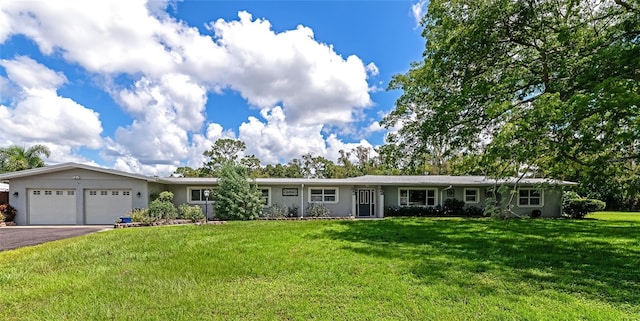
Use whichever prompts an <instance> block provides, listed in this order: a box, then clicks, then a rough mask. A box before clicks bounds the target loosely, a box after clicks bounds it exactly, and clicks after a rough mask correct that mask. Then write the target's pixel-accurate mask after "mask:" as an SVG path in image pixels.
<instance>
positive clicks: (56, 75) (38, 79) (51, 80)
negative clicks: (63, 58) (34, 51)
mask: <svg viewBox="0 0 640 321" xmlns="http://www.w3.org/2000/svg"><path fill="white" fill-rule="evenodd" d="M0 66H2V67H4V69H5V70H6V72H7V75H8V77H9V79H10V80H11V81H13V82H14V83H15V84H16V85H18V86H20V87H22V88H24V89H25V90H28V89H37V88H40V89H54V90H55V89H57V88H59V87H60V86H61V85H63V84H64V83H65V82H66V81H67V77H65V76H64V74H62V73H61V72H55V71H53V70H51V69H49V68H47V67H46V66H44V65H41V64H39V63H37V62H36V61H35V60H33V59H31V58H29V57H26V56H18V57H16V58H15V59H14V60H6V59H2V60H0Z"/></svg>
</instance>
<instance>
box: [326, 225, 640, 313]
mask: <svg viewBox="0 0 640 321" xmlns="http://www.w3.org/2000/svg"><path fill="white" fill-rule="evenodd" d="M340 224H342V225H343V227H344V228H342V229H336V230H328V231H325V232H323V233H322V234H320V235H319V236H318V237H321V238H330V239H337V240H342V241H347V242H348V243H353V244H351V245H349V244H348V245H346V246H345V247H346V248H347V249H349V250H352V251H354V252H357V253H360V254H366V255H375V256H381V257H388V258H401V259H404V260H406V261H408V262H411V265H412V267H411V273H413V274H414V275H415V276H416V277H417V278H419V279H421V280H423V281H424V282H445V283H449V284H456V285H458V286H474V288H475V289H476V290H478V288H477V287H478V286H480V285H478V284H473V282H474V281H473V280H469V279H464V278H462V279H458V280H446V278H451V275H452V274H455V273H457V272H461V273H463V274H461V275H464V273H485V272H487V273H491V274H493V275H499V277H500V278H501V279H503V280H506V281H509V282H526V283H528V284H531V285H532V286H534V287H538V288H540V289H553V290H555V291H560V292H564V293H574V294H579V295H582V296H587V297H590V298H592V299H598V300H603V301H608V302H616V303H621V304H631V305H640V269H638V267H639V266H640V240H639V239H638V234H639V231H640V223H638V222H620V221H586V220H583V221H573V220H508V221H498V220H490V219H386V220H380V221H365V222H363V221H356V222H341V223H340ZM459 275H460V274H459ZM480 290H481V291H491V287H490V286H489V287H486V288H485V289H480Z"/></svg>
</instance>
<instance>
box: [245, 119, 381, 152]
mask: <svg viewBox="0 0 640 321" xmlns="http://www.w3.org/2000/svg"><path fill="white" fill-rule="evenodd" d="M260 114H261V115H262V117H263V118H264V119H265V120H266V122H263V121H260V120H259V119H257V118H255V117H250V118H249V121H248V122H245V123H243V124H242V125H240V135H239V138H240V140H243V141H245V142H249V144H248V146H247V154H255V155H256V156H257V157H258V158H259V159H260V161H262V163H271V164H273V163H279V162H283V161H289V160H291V159H292V158H299V157H300V156H301V155H304V154H307V153H311V154H314V155H321V156H324V157H326V158H327V159H330V160H332V161H336V160H337V159H338V157H339V156H340V153H339V151H340V150H341V149H342V150H345V151H350V150H351V149H353V148H355V147H357V146H359V145H363V146H365V147H372V146H371V144H370V143H369V142H368V141H366V140H364V139H363V140H361V141H360V142H358V143H344V142H343V141H342V140H340V139H338V137H337V136H336V135H335V134H330V135H329V136H328V137H326V138H325V137H324V136H323V135H322V129H323V126H322V125H304V124H289V123H288V122H287V121H286V119H285V118H286V117H285V115H284V113H283V111H282V108H281V107H274V108H265V109H262V110H261V112H260Z"/></svg>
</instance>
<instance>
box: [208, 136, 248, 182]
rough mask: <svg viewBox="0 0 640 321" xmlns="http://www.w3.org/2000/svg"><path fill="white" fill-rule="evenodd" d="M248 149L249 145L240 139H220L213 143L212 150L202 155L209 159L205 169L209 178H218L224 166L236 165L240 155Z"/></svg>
mask: <svg viewBox="0 0 640 321" xmlns="http://www.w3.org/2000/svg"><path fill="white" fill-rule="evenodd" d="M245 149H247V144H245V143H244V142H243V141H241V140H239V139H231V138H220V139H218V140H216V141H215V143H213V146H211V149H209V150H207V151H205V152H204V153H202V155H204V156H206V157H208V158H209V160H208V161H207V162H205V163H204V164H203V165H204V168H205V170H206V172H208V174H209V176H217V174H219V171H220V169H221V168H222V166H224V165H226V164H229V163H236V162H237V161H238V157H239V156H240V153H242V152H244V150H245Z"/></svg>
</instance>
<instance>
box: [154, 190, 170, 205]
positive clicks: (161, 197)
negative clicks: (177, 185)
mask: <svg viewBox="0 0 640 321" xmlns="http://www.w3.org/2000/svg"><path fill="white" fill-rule="evenodd" d="M155 200H158V201H160V202H165V203H171V202H173V193H171V192H169V191H164V192H161V193H160V194H158V197H157V198H156V199H155ZM155 200H154V201H155Z"/></svg>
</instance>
